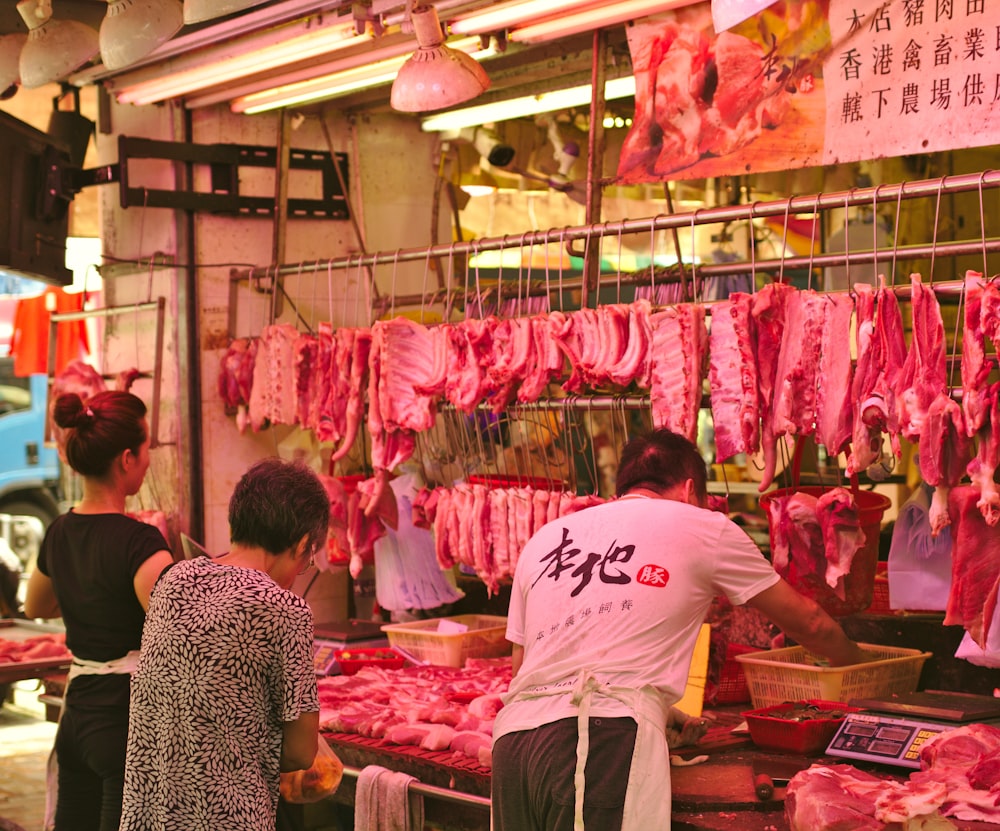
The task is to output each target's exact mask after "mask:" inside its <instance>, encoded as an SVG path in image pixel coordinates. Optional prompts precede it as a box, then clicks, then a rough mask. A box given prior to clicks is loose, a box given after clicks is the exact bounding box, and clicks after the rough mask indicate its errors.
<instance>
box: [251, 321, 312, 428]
mask: <svg viewBox="0 0 1000 831" xmlns="http://www.w3.org/2000/svg"><path fill="white" fill-rule="evenodd" d="M298 337H299V333H298V330H297V329H296V328H295V327H294V326H292V325H291V324H290V323H275V324H272V325H271V326H265V327H264V330H263V331H262V332H261V335H260V341H259V344H258V347H257V357H256V359H255V361H254V369H253V386H252V387H251V389H250V403H249V407H248V409H249V414H250V426H251V427H252V428H253V430H254V432H259V431H260V430H262V429H263V428H264V427H265V426H266V425H267V424H295V423H296V419H295V401H296V395H295V390H296V383H295V342H296V340H297V339H298Z"/></svg>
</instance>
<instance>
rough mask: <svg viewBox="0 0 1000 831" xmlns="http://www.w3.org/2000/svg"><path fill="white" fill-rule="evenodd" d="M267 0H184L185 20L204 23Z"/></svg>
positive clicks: (189, 22) (250, 7) (187, 22)
mask: <svg viewBox="0 0 1000 831" xmlns="http://www.w3.org/2000/svg"><path fill="white" fill-rule="evenodd" d="M266 2H267V0H184V22H185V23H186V24H191V23H202V22H204V21H206V20H212V19H214V18H216V17H225V16H226V15H228V14H234V13H235V12H241V11H243V10H244V9H252V8H253V7H254V6H260V5H262V4H263V3H266Z"/></svg>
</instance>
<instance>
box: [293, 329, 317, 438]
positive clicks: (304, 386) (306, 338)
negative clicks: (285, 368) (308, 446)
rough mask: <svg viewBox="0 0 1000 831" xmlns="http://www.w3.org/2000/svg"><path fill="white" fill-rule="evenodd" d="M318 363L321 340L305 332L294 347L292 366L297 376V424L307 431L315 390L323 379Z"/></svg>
mask: <svg viewBox="0 0 1000 831" xmlns="http://www.w3.org/2000/svg"><path fill="white" fill-rule="evenodd" d="M318 363H319V338H318V337H316V335H313V334H310V333H308V332H304V333H302V334H301V335H299V337H298V339H297V340H296V341H295V344H294V346H293V347H292V365H293V368H294V374H295V422H296V423H297V424H299V425H300V426H302V427H305V428H307V429H308V427H309V407H310V405H311V403H312V399H313V388H314V387H315V386H316V383H317V381H318V379H319V378H320V377H321V376H320V374H319V371H318V369H319V368H318Z"/></svg>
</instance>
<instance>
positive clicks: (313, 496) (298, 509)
mask: <svg viewBox="0 0 1000 831" xmlns="http://www.w3.org/2000/svg"><path fill="white" fill-rule="evenodd" d="M329 523H330V497H329V496H328V495H327V493H326V488H324V487H323V484H322V483H321V482H320V480H319V477H318V476H317V475H316V474H315V473H313V471H312V470H310V469H309V468H308V467H307V466H306V465H304V464H302V463H301V462H289V461H285V460H283V459H278V458H270V459H263V460H261V461H259V462H257V463H256V464H254V465H253V466H251V468H250V469H249V470H248V471H247V472H246V473H244V474H243V477H242V478H241V479H240V481H239V482H238V483H237V485H236V488H235V489H234V490H233V495H232V497H231V498H230V500H229V538H230V541H231V542H233V543H239V544H241V545H248V546H255V547H256V546H260V547H261V548H263V549H264V550H265V551H267V552H268V553H269V554H281V553H283V552H284V551H287V550H288V549H290V548H292V547H294V546H295V545H296V544H297V543H298V541H299V540H300V539H302V537H303V536H306V537H308V541H307V543H306V548H307V551H309V552H313V551H316V550H317V549H319V548H320V547H321V546H322V545H323V544H325V543H326V534H327V528H328V526H329Z"/></svg>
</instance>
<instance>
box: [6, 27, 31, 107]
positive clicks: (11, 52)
mask: <svg viewBox="0 0 1000 831" xmlns="http://www.w3.org/2000/svg"><path fill="white" fill-rule="evenodd" d="M27 41H28V36H27V35H22V34H19V33H18V34H13V35H0V95H2V94H3V93H4V92H5V91H6V90H8V89H10V88H11V87H12V86H14V85H15V84H20V83H21V67H20V58H21V50H22V49H23V48H24V44H25V43H27Z"/></svg>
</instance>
